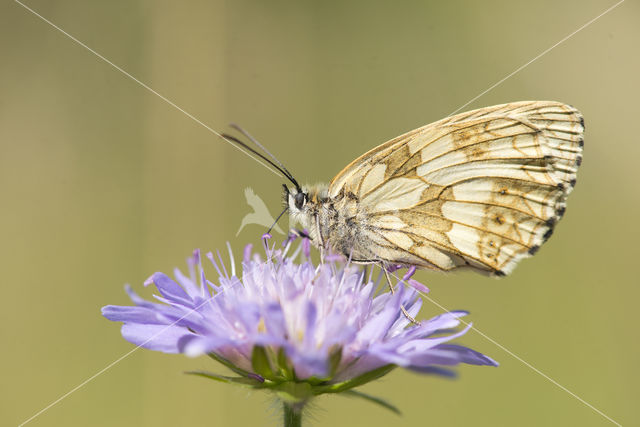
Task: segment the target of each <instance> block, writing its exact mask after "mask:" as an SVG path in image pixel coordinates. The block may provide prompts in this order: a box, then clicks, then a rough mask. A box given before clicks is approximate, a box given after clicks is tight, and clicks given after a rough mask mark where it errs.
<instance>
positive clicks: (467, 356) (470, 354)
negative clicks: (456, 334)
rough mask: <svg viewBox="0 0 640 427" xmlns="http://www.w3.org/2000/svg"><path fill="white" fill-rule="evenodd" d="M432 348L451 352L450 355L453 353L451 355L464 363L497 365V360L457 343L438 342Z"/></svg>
mask: <svg viewBox="0 0 640 427" xmlns="http://www.w3.org/2000/svg"><path fill="white" fill-rule="evenodd" d="M434 350H437V351H438V352H440V351H446V352H449V353H451V354H452V355H455V356H452V357H455V358H457V360H458V361H459V363H466V364H469V365H489V366H499V364H498V362H496V361H495V360H493V359H492V358H490V357H489V356H485V355H484V354H482V353H479V352H477V351H475V350H472V349H470V348H467V347H463V346H461V345H457V344H440V345H439V346H437V347H435V348H434Z"/></svg>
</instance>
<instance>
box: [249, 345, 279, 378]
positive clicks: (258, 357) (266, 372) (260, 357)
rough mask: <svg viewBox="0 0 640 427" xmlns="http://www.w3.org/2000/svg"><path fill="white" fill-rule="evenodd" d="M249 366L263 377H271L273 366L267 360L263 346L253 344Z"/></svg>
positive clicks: (272, 375)
mask: <svg viewBox="0 0 640 427" xmlns="http://www.w3.org/2000/svg"><path fill="white" fill-rule="evenodd" d="M251 367H252V368H253V371H254V372H255V373H256V374H258V375H260V376H262V377H263V378H269V379H271V378H273V377H274V374H273V368H272V367H271V363H270V362H269V356H267V352H266V350H265V348H264V347H261V346H258V345H256V346H254V347H253V350H252V351H251Z"/></svg>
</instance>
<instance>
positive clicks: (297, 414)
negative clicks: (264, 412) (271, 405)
mask: <svg viewBox="0 0 640 427" xmlns="http://www.w3.org/2000/svg"><path fill="white" fill-rule="evenodd" d="M282 407H283V408H284V427H301V426H302V405H296V404H293V405H292V404H290V403H287V402H283V403H282Z"/></svg>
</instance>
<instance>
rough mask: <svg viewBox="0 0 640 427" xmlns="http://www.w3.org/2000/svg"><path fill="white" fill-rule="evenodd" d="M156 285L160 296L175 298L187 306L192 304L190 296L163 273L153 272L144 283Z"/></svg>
mask: <svg viewBox="0 0 640 427" xmlns="http://www.w3.org/2000/svg"><path fill="white" fill-rule="evenodd" d="M152 283H153V284H154V285H156V288H158V290H159V291H160V293H161V294H162V296H164V297H165V298H167V299H169V300H175V301H179V302H182V303H184V304H185V305H187V306H191V305H192V300H191V297H189V295H188V294H187V293H186V292H185V291H184V289H182V288H181V287H180V285H178V284H177V283H176V282H174V281H173V280H171V278H169V276H167V275H166V274H164V273H154V274H153V275H152V276H151V277H149V278H148V279H147V280H146V281H145V282H144V285H145V286H148V285H150V284H152Z"/></svg>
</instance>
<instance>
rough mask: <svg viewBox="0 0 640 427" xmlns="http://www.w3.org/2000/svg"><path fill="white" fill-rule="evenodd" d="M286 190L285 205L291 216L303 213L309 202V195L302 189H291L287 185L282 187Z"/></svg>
mask: <svg viewBox="0 0 640 427" xmlns="http://www.w3.org/2000/svg"><path fill="white" fill-rule="evenodd" d="M282 187H283V188H284V204H285V207H287V209H289V213H290V214H291V215H294V214H297V213H300V212H303V211H304V210H305V208H306V207H307V203H308V202H309V193H308V192H307V191H305V190H304V189H303V188H302V187H294V188H291V189H290V188H289V187H287V186H286V185H284V184H283V185H282Z"/></svg>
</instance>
